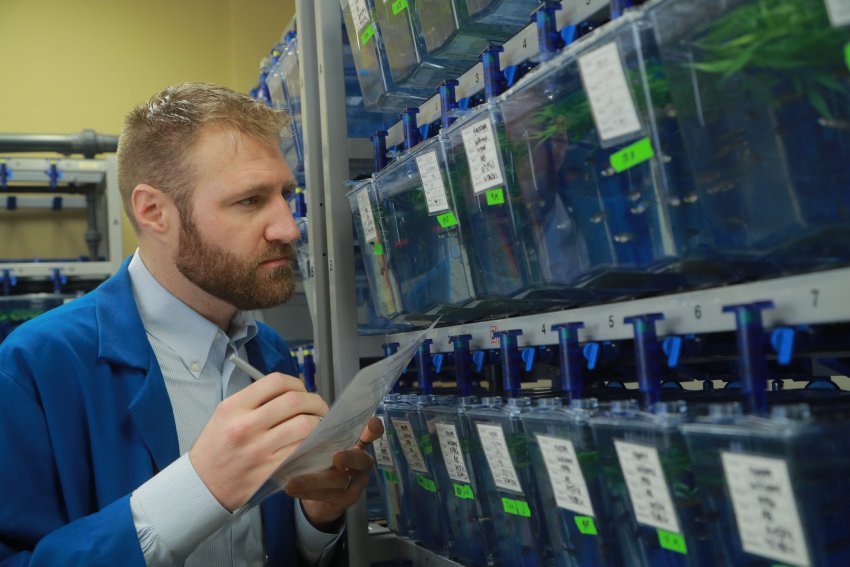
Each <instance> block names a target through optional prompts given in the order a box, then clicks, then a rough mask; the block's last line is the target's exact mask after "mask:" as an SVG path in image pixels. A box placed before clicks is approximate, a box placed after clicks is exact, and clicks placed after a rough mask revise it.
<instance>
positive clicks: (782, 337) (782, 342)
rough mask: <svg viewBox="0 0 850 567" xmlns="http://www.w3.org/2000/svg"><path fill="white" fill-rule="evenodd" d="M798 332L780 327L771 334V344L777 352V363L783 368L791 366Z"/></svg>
mask: <svg viewBox="0 0 850 567" xmlns="http://www.w3.org/2000/svg"><path fill="white" fill-rule="evenodd" d="M796 334H797V332H796V331H795V330H794V329H792V328H791V327H780V328H778V329H774V330H773V332H772V333H770V344H771V346H772V347H773V350H775V351H776V354H777V357H776V361H777V362H778V363H779V364H781V365H782V366H787V365H788V364H791V358H792V357H793V356H794V337H795V336H796Z"/></svg>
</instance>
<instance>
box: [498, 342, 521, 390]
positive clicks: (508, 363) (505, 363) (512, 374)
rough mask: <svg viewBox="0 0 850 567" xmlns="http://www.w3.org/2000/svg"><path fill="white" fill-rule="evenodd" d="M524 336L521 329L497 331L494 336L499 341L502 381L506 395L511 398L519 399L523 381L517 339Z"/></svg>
mask: <svg viewBox="0 0 850 567" xmlns="http://www.w3.org/2000/svg"><path fill="white" fill-rule="evenodd" d="M521 334H522V330H520V329H512V330H510V331H497V332H496V333H495V334H494V336H496V337H498V339H499V357H500V359H501V361H502V381H503V386H504V390H505V394H506V395H507V396H508V397H509V398H517V397H519V391H520V388H521V387H522V380H521V377H520V373H519V364H520V354H519V347H518V346H517V337H518V336H520V335H521Z"/></svg>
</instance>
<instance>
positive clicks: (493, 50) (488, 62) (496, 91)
mask: <svg viewBox="0 0 850 567" xmlns="http://www.w3.org/2000/svg"><path fill="white" fill-rule="evenodd" d="M504 50H505V48H504V47H502V46H501V45H490V46H488V47H487V49H485V50H484V51H483V52H482V53H481V55H479V56H478V59H479V60H480V61H481V63H483V64H484V98H485V99H486V100H488V101H489V100H490V99H492V98H495V97H497V96H499V95H500V94H502V69H501V67H499V53H501V52H503V51H504Z"/></svg>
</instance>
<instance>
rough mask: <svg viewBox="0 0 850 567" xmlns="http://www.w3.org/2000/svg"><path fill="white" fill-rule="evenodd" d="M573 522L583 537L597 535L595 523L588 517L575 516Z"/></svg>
mask: <svg viewBox="0 0 850 567" xmlns="http://www.w3.org/2000/svg"><path fill="white" fill-rule="evenodd" d="M575 522H576V527H577V528H578V531H579V533H582V534H584V535H599V532H598V531H596V522H594V521H593V518H591V517H590V516H576V517H575Z"/></svg>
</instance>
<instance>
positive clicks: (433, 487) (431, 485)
mask: <svg viewBox="0 0 850 567" xmlns="http://www.w3.org/2000/svg"><path fill="white" fill-rule="evenodd" d="M416 484H418V485H419V486H421V487H422V488H424V489H425V490H427V491H428V492H437V484H436V483H435V482H434V481H433V480H431V479H430V478H425V477H424V476H422V475H421V474H417V475H416Z"/></svg>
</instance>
